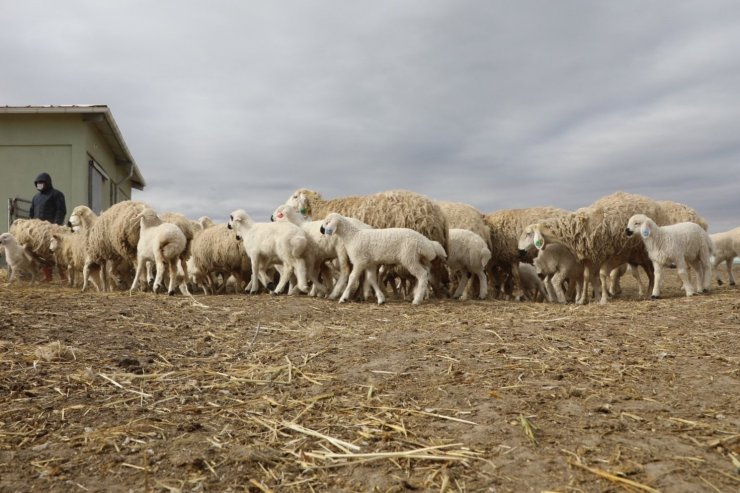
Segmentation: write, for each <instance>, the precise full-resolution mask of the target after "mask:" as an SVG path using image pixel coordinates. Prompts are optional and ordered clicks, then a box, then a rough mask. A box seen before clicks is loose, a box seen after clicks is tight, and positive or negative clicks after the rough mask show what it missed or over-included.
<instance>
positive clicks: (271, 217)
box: [270, 214, 275, 223]
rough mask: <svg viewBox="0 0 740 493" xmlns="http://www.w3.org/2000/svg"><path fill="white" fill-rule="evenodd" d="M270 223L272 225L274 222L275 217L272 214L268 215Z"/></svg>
mask: <svg viewBox="0 0 740 493" xmlns="http://www.w3.org/2000/svg"><path fill="white" fill-rule="evenodd" d="M270 222H271V223H274V222H275V215H274V214H271V215H270Z"/></svg>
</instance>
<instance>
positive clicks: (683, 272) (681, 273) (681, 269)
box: [676, 257, 694, 296]
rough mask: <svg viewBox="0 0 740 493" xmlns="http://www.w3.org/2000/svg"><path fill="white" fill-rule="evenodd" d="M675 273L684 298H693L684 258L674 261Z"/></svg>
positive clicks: (692, 288) (692, 289)
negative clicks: (681, 284)
mask: <svg viewBox="0 0 740 493" xmlns="http://www.w3.org/2000/svg"><path fill="white" fill-rule="evenodd" d="M676 271H677V272H678V277H680V278H681V282H682V283H683V289H684V291H686V296H693V294H694V287H693V286H692V285H691V279H689V273H688V266H687V265H686V259H685V258H683V257H680V258H678V259H676Z"/></svg>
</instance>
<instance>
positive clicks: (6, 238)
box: [0, 233, 15, 246]
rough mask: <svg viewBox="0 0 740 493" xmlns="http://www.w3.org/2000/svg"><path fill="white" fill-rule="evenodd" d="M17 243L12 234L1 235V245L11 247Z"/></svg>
mask: <svg viewBox="0 0 740 493" xmlns="http://www.w3.org/2000/svg"><path fill="white" fill-rule="evenodd" d="M11 243H15V238H14V237H13V235H12V234H10V233H3V234H1V235H0V245H3V246H4V245H9V244H11Z"/></svg>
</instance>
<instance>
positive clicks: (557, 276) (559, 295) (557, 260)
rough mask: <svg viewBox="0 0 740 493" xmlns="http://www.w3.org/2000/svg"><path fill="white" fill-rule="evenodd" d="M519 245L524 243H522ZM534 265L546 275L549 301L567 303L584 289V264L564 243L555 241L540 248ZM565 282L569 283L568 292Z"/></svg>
mask: <svg viewBox="0 0 740 493" xmlns="http://www.w3.org/2000/svg"><path fill="white" fill-rule="evenodd" d="M519 246H520V247H521V246H523V245H521V243H520V245H519ZM534 267H535V269H536V271H537V273H538V274H540V275H544V276H545V281H544V283H545V288H546V290H547V299H548V301H551V302H552V301H555V300H557V301H558V303H567V302H568V300H569V299H573V298H574V296H575V297H576V298H577V297H578V296H579V295H580V293H581V289H583V265H582V264H581V263H580V262H578V259H576V256H575V255H573V254H572V253H571V252H570V250H568V249H567V248H566V247H564V246H563V245H560V244H557V243H554V244H551V245H548V246H547V248H543V249H542V250H540V251H539V253H538V255H537V257H535V259H534ZM565 282H567V283H568V292H567V293H566V292H565V290H564V289H563V285H564V284H565Z"/></svg>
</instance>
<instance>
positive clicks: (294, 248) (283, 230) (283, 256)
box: [228, 209, 308, 294]
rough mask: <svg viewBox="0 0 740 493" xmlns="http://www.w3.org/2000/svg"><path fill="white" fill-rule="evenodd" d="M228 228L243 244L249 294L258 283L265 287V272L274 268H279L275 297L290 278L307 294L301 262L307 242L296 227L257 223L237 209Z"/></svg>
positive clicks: (303, 234)
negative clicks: (247, 261) (248, 265)
mask: <svg viewBox="0 0 740 493" xmlns="http://www.w3.org/2000/svg"><path fill="white" fill-rule="evenodd" d="M228 227H229V229H233V230H234V231H236V237H237V239H239V240H241V241H243V242H244V250H245V251H246V252H247V256H249V259H250V261H251V263H252V280H251V281H250V283H249V284H250V293H252V294H255V293H257V292H258V290H259V285H260V283H261V284H262V285H263V286H265V287H267V285H268V284H269V279H268V278H267V276H266V270H267V267H269V266H270V265H274V264H279V265H281V266H282V270H281V273H280V274H281V275H280V282H278V285H277V286H276V287H275V291H274V293H275V294H278V293H282V292H283V290H284V289H285V286H286V285H287V283H288V281H289V280H290V277H291V275H293V274H295V276H296V278H297V280H298V285H297V288H298V289H299V290H300V291H303V292H304V293H307V292H308V284H307V282H306V262H305V260H304V258H303V252H304V250H305V249H306V245H307V244H308V240H307V239H306V233H304V232H303V230H302V229H301V228H300V227H299V226H296V225H295V224H293V223H290V222H270V223H257V222H254V221H253V220H252V219H251V218H250V217H249V215H248V214H247V213H246V212H245V211H244V210H242V209H238V210H235V211H234V212H232V213H231V215H230V216H229V225H228Z"/></svg>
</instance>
